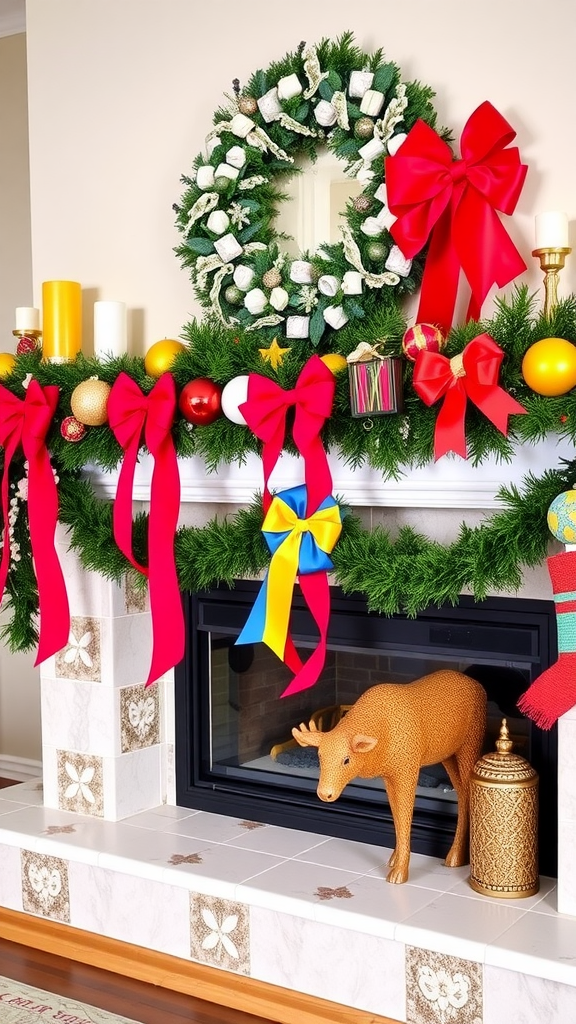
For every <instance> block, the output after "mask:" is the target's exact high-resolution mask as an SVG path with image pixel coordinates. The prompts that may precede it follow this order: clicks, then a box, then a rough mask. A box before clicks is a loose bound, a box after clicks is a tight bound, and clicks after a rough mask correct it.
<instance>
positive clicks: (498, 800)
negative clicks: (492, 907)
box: [470, 718, 540, 899]
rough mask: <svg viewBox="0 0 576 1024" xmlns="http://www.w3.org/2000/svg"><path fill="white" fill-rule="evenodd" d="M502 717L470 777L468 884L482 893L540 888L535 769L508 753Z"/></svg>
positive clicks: (520, 893)
mask: <svg viewBox="0 0 576 1024" xmlns="http://www.w3.org/2000/svg"><path fill="white" fill-rule="evenodd" d="M512 747H513V743H512V740H511V739H510V736H509V733H508V726H507V724H506V719H505V718H504V719H503V720H502V726H501V729H500V736H499V738H498V739H497V741H496V750H495V751H494V752H492V753H489V754H484V756H483V757H481V758H480V760H479V761H478V762H477V763H476V765H475V766H474V771H473V772H472V775H471V776H470V885H471V887H472V888H473V889H474V890H475V892H479V893H482V894H483V895H484V896H499V897H502V898H504V899H520V898H522V897H526V896H533V895H534V893H536V892H538V889H539V887H540V880H539V877H538V773H537V772H536V771H535V770H534V769H533V768H532V767H531V765H530V764H529V763H528V761H526V760H525V759H524V758H523V757H519V755H518V754H513V753H512Z"/></svg>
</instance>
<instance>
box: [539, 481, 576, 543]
mask: <svg viewBox="0 0 576 1024" xmlns="http://www.w3.org/2000/svg"><path fill="white" fill-rule="evenodd" d="M546 519H547V522H548V529H549V530H550V533H551V534H552V535H553V536H554V537H555V538H556V540H559V541H561V542H562V543H563V544H576V490H571V491H563V492H562V494H559V495H558V497H557V498H554V501H553V502H552V503H551V504H550V507H549V508H548V515H547V517H546Z"/></svg>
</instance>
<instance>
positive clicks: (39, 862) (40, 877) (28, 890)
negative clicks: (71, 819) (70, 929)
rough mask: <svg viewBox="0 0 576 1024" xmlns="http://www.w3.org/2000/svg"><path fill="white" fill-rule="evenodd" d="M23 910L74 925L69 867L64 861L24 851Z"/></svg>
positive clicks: (22, 851)
mask: <svg viewBox="0 0 576 1024" xmlns="http://www.w3.org/2000/svg"><path fill="white" fill-rule="evenodd" d="M20 863H21V870H22V908H23V910H25V911H26V913H28V914H39V915H40V916H41V917H50V918H52V920H54V921H62V922H64V923H65V924H70V893H69V889H68V864H67V863H66V861H65V860H62V859H61V858H60V857H50V856H48V855H47V854H43V853H32V852H31V851H30V850H21V851H20Z"/></svg>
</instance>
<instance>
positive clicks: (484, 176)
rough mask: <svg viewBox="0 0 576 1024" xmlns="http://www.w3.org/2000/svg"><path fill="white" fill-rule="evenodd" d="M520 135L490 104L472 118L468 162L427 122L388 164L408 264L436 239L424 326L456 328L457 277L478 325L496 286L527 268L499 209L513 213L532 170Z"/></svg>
mask: <svg viewBox="0 0 576 1024" xmlns="http://www.w3.org/2000/svg"><path fill="white" fill-rule="evenodd" d="M515 136H516V132H515V131H514V129H513V128H512V127H511V126H510V125H509V124H508V122H507V121H506V120H505V119H504V118H503V117H502V115H501V114H499V113H498V111H497V110H496V109H495V107H493V106H492V104H491V103H488V102H487V101H486V102H485V103H482V104H480V106H479V107H478V108H477V109H476V110H475V111H474V113H473V114H472V115H471V116H470V118H469V119H468V121H467V122H466V125H465V126H464V130H463V132H462V138H461V140H460V148H461V152H462V158H461V159H460V160H453V158H452V151H451V149H450V147H449V146H448V145H447V144H446V143H445V142H443V140H442V139H441V138H440V137H439V136H438V135H437V134H436V132H435V131H433V129H432V128H430V127H429V126H428V125H427V124H426V123H425V122H424V121H420V120H419V121H417V122H416V124H415V125H414V127H413V128H412V129H411V130H410V132H409V133H408V136H407V138H406V139H405V140H404V142H403V143H402V145H401V146H400V149H399V150H398V152H397V154H396V155H395V156H390V157H387V158H386V160H385V176H386V189H387V197H388V205H389V207H390V210H391V212H392V213H393V214H395V215H396V217H397V218H398V219H397V221H396V222H395V223H394V224H393V225H392V227H391V228H390V232H391V234H392V236H393V237H394V240H395V241H396V242H397V244H398V246H399V247H400V249H401V250H402V252H403V253H404V255H405V256H406V257H407V258H411V257H413V256H415V255H416V254H417V253H418V252H420V250H421V249H422V248H423V247H424V245H425V244H426V242H427V241H428V238H429V236H430V235H431V238H430V248H429V251H428V256H427V258H426V266H425V269H424V276H423V279H422V291H421V295H420V306H419V309H418V315H417V320H418V321H419V322H422V323H424V322H426V323H437V324H439V325H440V326H441V327H442V328H443V329H444V330H445V331H448V330H449V328H450V326H451V324H452V317H453V315H454V306H455V303H456V293H457V289H458V277H459V274H460V268H461V269H462V270H463V272H464V274H465V275H466V278H467V279H468V283H469V285H470V288H471V290H472V297H471V299H470V305H469V307H468V313H467V319H468V320H470V319H475V320H478V319H479V317H480V309H481V306H482V303H483V302H484V299H485V298H486V296H487V294H488V292H489V291H490V288H491V287H492V285H493V284H497V285H498V286H499V287H500V288H502V287H503V286H504V285H506V284H508V282H509V281H512V280H513V279H514V278H515V277H517V276H518V274H521V273H523V271H525V270H526V264H525V262H524V260H523V259H522V257H521V255H520V253H519V252H518V250H517V249H516V246H515V245H514V244H513V242H512V241H511V239H510V238H509V237H508V234H507V232H506V231H505V229H504V228H503V226H502V224H501V223H500V220H499V218H498V215H497V213H496V210H500V211H501V212H502V213H506V214H511V213H513V212H514V209H515V207H516V203H517V202H518V198H519V196H520V192H521V190H522V186H523V184H524V179H525V177H526V172H527V170H528V168H527V165H526V164H522V163H520V154H519V152H518V148H517V147H516V146H514V147H512V148H510V149H506V148H505V147H506V146H508V144H509V143H510V142H511V141H512V140H513V139H514V138H515Z"/></svg>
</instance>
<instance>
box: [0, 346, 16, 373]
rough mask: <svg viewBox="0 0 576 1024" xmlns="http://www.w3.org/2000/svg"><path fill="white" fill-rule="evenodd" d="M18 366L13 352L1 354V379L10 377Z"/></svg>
mask: <svg viewBox="0 0 576 1024" xmlns="http://www.w3.org/2000/svg"><path fill="white" fill-rule="evenodd" d="M15 366H16V356H13V355H12V353H11V352H0V377H9V376H10V374H11V373H12V370H13V369H14V367H15Z"/></svg>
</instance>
